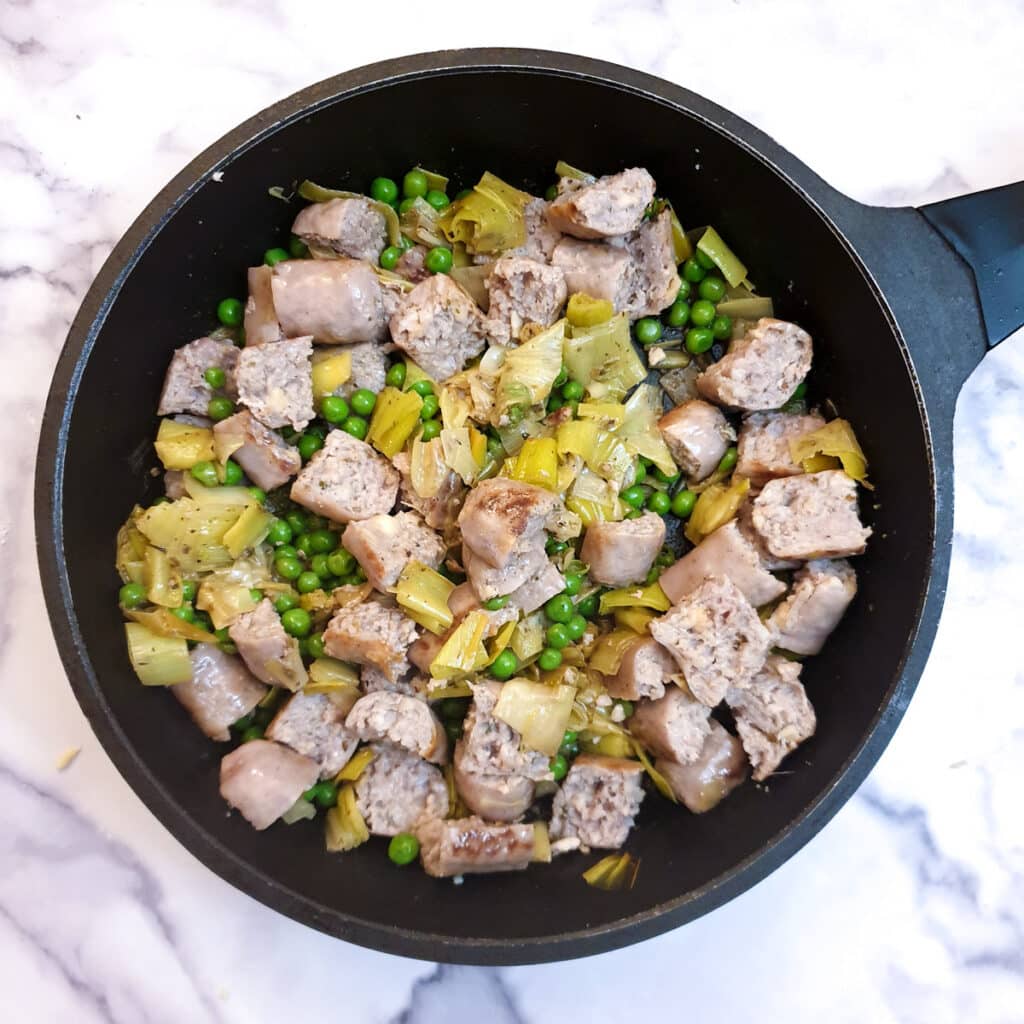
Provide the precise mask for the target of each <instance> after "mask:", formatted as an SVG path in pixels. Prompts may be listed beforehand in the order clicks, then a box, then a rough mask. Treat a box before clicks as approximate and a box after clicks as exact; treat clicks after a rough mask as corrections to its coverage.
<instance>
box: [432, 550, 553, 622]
mask: <svg viewBox="0 0 1024 1024" xmlns="http://www.w3.org/2000/svg"><path fill="white" fill-rule="evenodd" d="M563 590H565V577H564V576H563V575H562V574H561V573H560V572H559V571H558V570H557V569H556V568H555V567H554V565H552V564H551V562H550V561H548V560H547V559H545V560H544V564H543V565H542V566H541V567H540V568H539V569H538V570H537V571H536V572H535V573H534V574H533V575H532V576H531V577H530V578H529V579H528V580H527V581H526V582H525V583H524V584H523V585H522V586H521V587H517V588H516V589H515V590H513V591H512V593H511V594H509V596H508V603H509V605H511V606H513V607H514V608H516V609H517V610H519V611H521V612H523V613H524V614H525V615H529V614H530V612H535V611H536V610H537V609H538V608H540V606H541V605H543V604H544V603H546V602H547V601H548V600H549V599H550V598H552V597H554V596H555V594H560V593H561V592H562V591H563ZM450 605H451V601H449V606H450ZM499 610H500V609H499Z"/></svg>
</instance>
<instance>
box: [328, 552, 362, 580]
mask: <svg viewBox="0 0 1024 1024" xmlns="http://www.w3.org/2000/svg"><path fill="white" fill-rule="evenodd" d="M355 564H356V560H355V559H354V558H353V557H352V555H350V554H349V553H348V552H347V551H346V550H345V549H344V548H338V549H337V550H336V551H332V552H331V553H330V554H329V555H328V556H327V568H328V570H329V572H330V573H331V575H332V576H347V575H348V574H349V573H350V572H351V571H352V567H353V566H354V565H355Z"/></svg>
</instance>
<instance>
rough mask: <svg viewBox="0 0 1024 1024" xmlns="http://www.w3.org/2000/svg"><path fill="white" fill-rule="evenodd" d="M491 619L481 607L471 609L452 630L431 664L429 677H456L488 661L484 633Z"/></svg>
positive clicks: (472, 670) (465, 674)
mask: <svg viewBox="0 0 1024 1024" xmlns="http://www.w3.org/2000/svg"><path fill="white" fill-rule="evenodd" d="M489 625H490V619H489V618H488V617H487V613H486V612H483V611H473V612H470V613H469V614H468V615H467V616H466V617H465V618H464V619H463V620H462V622H460V623H459V625H458V626H457V627H456V628H455V629H454V630H453V631H452V635H451V636H450V637H448V639H447V640H446V641H445V642H444V646H443V647H442V648H441V650H440V651H438V652H437V655H436V656H435V658H434V660H433V661H432V662H431V664H430V675H431V678H432V679H458V678H459V677H461V676H467V675H470V674H471V673H473V672H478V671H479V670H480V669H482V668H483V667H484V666H485V665H486V664H487V649H486V648H485V647H484V637H485V636H486V635H487V627H488V626H489Z"/></svg>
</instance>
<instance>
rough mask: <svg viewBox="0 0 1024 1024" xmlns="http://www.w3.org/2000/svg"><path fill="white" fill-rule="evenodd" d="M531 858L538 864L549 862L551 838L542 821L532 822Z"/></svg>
mask: <svg viewBox="0 0 1024 1024" xmlns="http://www.w3.org/2000/svg"><path fill="white" fill-rule="evenodd" d="M533 859H534V861H536V862H538V863H540V864H550V863H551V838H550V837H549V836H548V827H547V825H546V824H545V823H544V822H543V821H535V822H534V823H533Z"/></svg>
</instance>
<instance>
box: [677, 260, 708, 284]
mask: <svg viewBox="0 0 1024 1024" xmlns="http://www.w3.org/2000/svg"><path fill="white" fill-rule="evenodd" d="M707 273H708V272H707V271H706V270H705V269H704V268H703V267H702V266H701V265H700V264H699V263H698V262H697V261H696V260H695V259H694V258H693V257H692V256H691V257H690V258H689V259H688V260H687V261H686V262H685V263H684V264H683V278H684V279H685V280H687V281H689V282H690V283H691V284H698V283H699V282H701V281H703V280H704V278H705V277H706V276H707Z"/></svg>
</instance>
